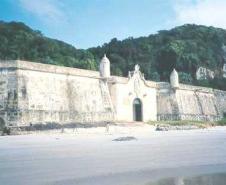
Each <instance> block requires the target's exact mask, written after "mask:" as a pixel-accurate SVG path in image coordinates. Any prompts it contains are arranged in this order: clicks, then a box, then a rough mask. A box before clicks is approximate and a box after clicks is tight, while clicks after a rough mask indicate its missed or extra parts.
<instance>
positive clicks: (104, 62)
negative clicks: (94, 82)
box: [100, 54, 111, 78]
mask: <svg viewBox="0 0 226 185" xmlns="http://www.w3.org/2000/svg"><path fill="white" fill-rule="evenodd" d="M100 76H101V77H103V78H109V77H110V76H111V72H110V60H109V59H108V58H107V57H106V54H104V57H103V58H102V59H101V62H100Z"/></svg>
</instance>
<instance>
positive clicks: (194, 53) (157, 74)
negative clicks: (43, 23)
mask: <svg viewBox="0 0 226 185" xmlns="http://www.w3.org/2000/svg"><path fill="white" fill-rule="evenodd" d="M225 45H226V30H224V29H220V28H214V27H207V26H200V25H193V24H187V25H183V26H179V27H176V28H173V29H171V30H162V31H159V32H158V33H157V34H152V35H149V36H147V37H139V38H132V37H130V38H127V39H124V40H122V41H121V40H118V39H117V38H113V39H112V40H111V41H110V42H109V43H105V44H103V45H102V46H98V47H94V48H90V49H87V50H83V49H76V48H75V47H73V46H72V45H69V44H66V43H64V42H62V41H59V40H55V39H50V38H47V37H45V36H44V35H43V34H42V33H41V32H40V31H37V30H33V29H31V28H30V27H28V26H26V25H25V24H24V23H21V22H9V23H6V22H3V21H0V59H5V60H8V59H10V60H13V59H21V60H29V61H33V62H41V63H47V64H55V65H62V66H68V67H76V68H83V69H91V70H97V69H98V65H99V61H100V59H101V58H102V56H103V55H104V53H106V54H107V56H108V58H109V59H110V61H111V71H112V74H113V75H119V76H127V75H128V71H129V70H133V68H134V65H135V64H139V65H140V66H141V70H142V72H143V73H144V74H145V78H146V79H149V80H155V81H160V80H161V81H168V80H169V75H170V72H171V71H172V69H173V68H176V70H177V71H178V72H179V76H180V82H182V83H188V84H194V85H204V86H209V87H214V88H219V89H223V90H226V80H225V79H223V78H222V67H223V64H224V63H226V61H225V60H226V47H225ZM201 66H202V67H206V68H209V69H211V70H213V71H214V72H215V74H216V77H215V78H214V79H212V80H204V81H203V80H200V81H197V80H196V78H195V73H196V70H197V68H198V67H201Z"/></svg>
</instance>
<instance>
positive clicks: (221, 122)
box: [217, 118, 226, 126]
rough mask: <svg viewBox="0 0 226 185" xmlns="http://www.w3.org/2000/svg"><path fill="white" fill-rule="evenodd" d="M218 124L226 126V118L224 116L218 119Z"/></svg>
mask: <svg viewBox="0 0 226 185" xmlns="http://www.w3.org/2000/svg"><path fill="white" fill-rule="evenodd" d="M217 125H219V126H226V118H223V119H222V120H220V121H218V122H217Z"/></svg>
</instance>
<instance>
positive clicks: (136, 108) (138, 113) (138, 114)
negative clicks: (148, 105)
mask: <svg viewBox="0 0 226 185" xmlns="http://www.w3.org/2000/svg"><path fill="white" fill-rule="evenodd" d="M133 121H143V115H142V102H141V100H140V99H139V98H136V99H135V100H134V101H133Z"/></svg>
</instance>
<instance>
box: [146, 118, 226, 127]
mask: <svg viewBox="0 0 226 185" xmlns="http://www.w3.org/2000/svg"><path fill="white" fill-rule="evenodd" d="M148 124H150V125H155V126H156V125H159V126H196V127H198V128H208V127H212V126H226V118H223V119H222V120H220V121H192V120H178V121H149V122H148Z"/></svg>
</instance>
